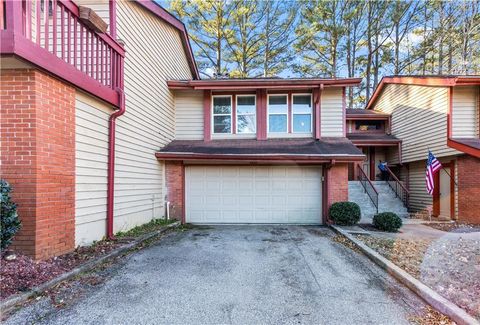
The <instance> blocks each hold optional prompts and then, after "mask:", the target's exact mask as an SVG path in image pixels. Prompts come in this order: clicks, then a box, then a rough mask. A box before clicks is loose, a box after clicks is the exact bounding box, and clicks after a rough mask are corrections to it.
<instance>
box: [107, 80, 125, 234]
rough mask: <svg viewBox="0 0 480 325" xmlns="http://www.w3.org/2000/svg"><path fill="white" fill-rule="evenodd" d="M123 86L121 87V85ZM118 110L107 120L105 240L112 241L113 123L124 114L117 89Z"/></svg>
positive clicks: (119, 90) (121, 98) (120, 93)
mask: <svg viewBox="0 0 480 325" xmlns="http://www.w3.org/2000/svg"><path fill="white" fill-rule="evenodd" d="M122 86H123V85H122ZM117 92H118V97H119V99H118V101H119V103H120V109H119V110H117V111H115V112H113V113H112V114H111V115H110V118H109V119H108V172H107V238H108V239H113V238H114V236H113V211H114V198H115V192H114V187H115V124H116V123H115V122H116V119H117V117H119V116H122V115H123V114H124V113H125V110H126V106H125V93H124V92H123V90H122V89H120V88H117Z"/></svg>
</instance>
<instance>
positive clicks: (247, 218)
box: [185, 166, 322, 224]
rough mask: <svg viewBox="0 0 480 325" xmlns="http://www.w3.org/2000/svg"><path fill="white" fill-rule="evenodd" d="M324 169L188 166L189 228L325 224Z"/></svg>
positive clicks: (186, 171)
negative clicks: (233, 224) (269, 224)
mask: <svg viewBox="0 0 480 325" xmlns="http://www.w3.org/2000/svg"><path fill="white" fill-rule="evenodd" d="M321 174H322V169H321V167H283V166H275V167H273V166H257V167H251V166H187V167H186V170H185V199H186V221H187V222H190V223H293V224H295V223H296V224H319V223H321V222H322V218H321V210H322V196H321V189H322V186H321V185H322V184H321Z"/></svg>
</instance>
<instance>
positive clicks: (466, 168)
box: [457, 155, 480, 224]
mask: <svg viewBox="0 0 480 325" xmlns="http://www.w3.org/2000/svg"><path fill="white" fill-rule="evenodd" d="M457 168H458V172H457V173H458V174H457V175H458V180H457V183H458V220H459V221H463V222H469V223H475V224H480V212H479V211H480V183H479V179H480V159H478V158H475V157H472V156H468V155H464V156H461V157H458V160H457Z"/></svg>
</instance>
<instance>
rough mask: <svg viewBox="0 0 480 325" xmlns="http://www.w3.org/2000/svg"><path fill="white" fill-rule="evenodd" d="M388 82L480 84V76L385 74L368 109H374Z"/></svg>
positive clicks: (427, 84) (450, 84)
mask: <svg viewBox="0 0 480 325" xmlns="http://www.w3.org/2000/svg"><path fill="white" fill-rule="evenodd" d="M388 84H399V85H417V86H430V87H452V86H470V85H480V76H385V77H383V78H382V80H381V81H380V83H379V84H378V86H377V88H375V91H374V92H373V94H372V97H370V100H369V101H368V103H367V106H366V109H372V108H373V105H374V104H375V102H376V101H377V99H378V98H379V97H380V94H381V93H382V91H383V90H384V88H385V87H386V86H387V85H388Z"/></svg>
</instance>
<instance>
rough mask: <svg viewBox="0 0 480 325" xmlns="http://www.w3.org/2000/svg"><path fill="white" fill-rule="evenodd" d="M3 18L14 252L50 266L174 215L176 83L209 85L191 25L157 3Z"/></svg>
mask: <svg viewBox="0 0 480 325" xmlns="http://www.w3.org/2000/svg"><path fill="white" fill-rule="evenodd" d="M47 4H48V6H47ZM79 5H86V6H89V7H91V8H93V9H94V10H95V11H96V13H97V14H98V15H99V16H100V17H101V18H102V19H103V20H104V21H105V22H106V23H107V24H108V31H107V32H106V33H103V31H102V30H99V29H98V28H101V26H100V25H98V24H97V25H95V24H94V23H95V19H94V18H92V19H91V21H87V22H85V20H82V19H81V18H80V8H79ZM0 7H1V9H2V10H1V13H2V14H1V16H0V36H1V39H0V53H1V62H0V63H1V126H0V127H1V139H2V142H1V155H0V156H1V167H0V168H1V177H2V178H5V179H7V180H8V181H9V182H11V184H12V185H13V188H14V200H15V202H17V203H18V206H19V215H20V218H21V220H22V224H23V227H22V229H21V231H20V233H19V234H18V235H17V236H16V238H15V242H14V248H16V249H19V250H22V251H23V252H25V253H27V254H29V255H31V256H33V257H35V258H47V257H49V256H54V255H59V254H62V253H65V252H69V251H71V250H72V249H73V248H74V247H75V246H78V245H85V244H90V243H92V242H93V241H95V240H100V239H101V238H102V237H105V236H108V237H112V236H113V234H114V233H115V232H117V231H120V230H127V229H130V228H132V227H134V226H136V225H139V224H142V223H145V222H148V221H149V220H151V219H152V218H154V217H162V216H164V211H165V195H166V190H165V178H164V173H165V168H164V164H163V163H161V162H159V161H158V160H157V159H156V158H155V152H156V151H158V149H159V148H161V147H163V146H164V145H166V144H167V143H169V142H170V141H171V140H173V139H174V137H175V105H174V102H175V99H174V96H173V93H172V92H171V91H170V90H169V88H168V86H167V84H166V80H170V79H196V78H198V72H197V69H196V66H195V62H194V59H193V55H192V52H191V49H190V45H189V40H188V36H187V33H186V30H185V27H184V25H183V24H182V23H181V22H180V21H178V20H177V19H175V18H174V17H173V16H171V15H170V14H169V13H168V12H167V11H165V10H164V9H163V8H161V7H160V6H158V5H157V4H155V3H154V2H153V1H127V0H125V1H123V0H122V1H120V0H119V1H108V0H96V1H91V0H89V1H87V0H81V1H75V2H73V1H69V0H57V1H16V0H2V1H0ZM4 18H5V19H4ZM92 22H93V24H92ZM97 22H98V21H97ZM45 35H47V37H45ZM123 113H124V114H123ZM122 114H123V115H122ZM120 115H121V117H120Z"/></svg>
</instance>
